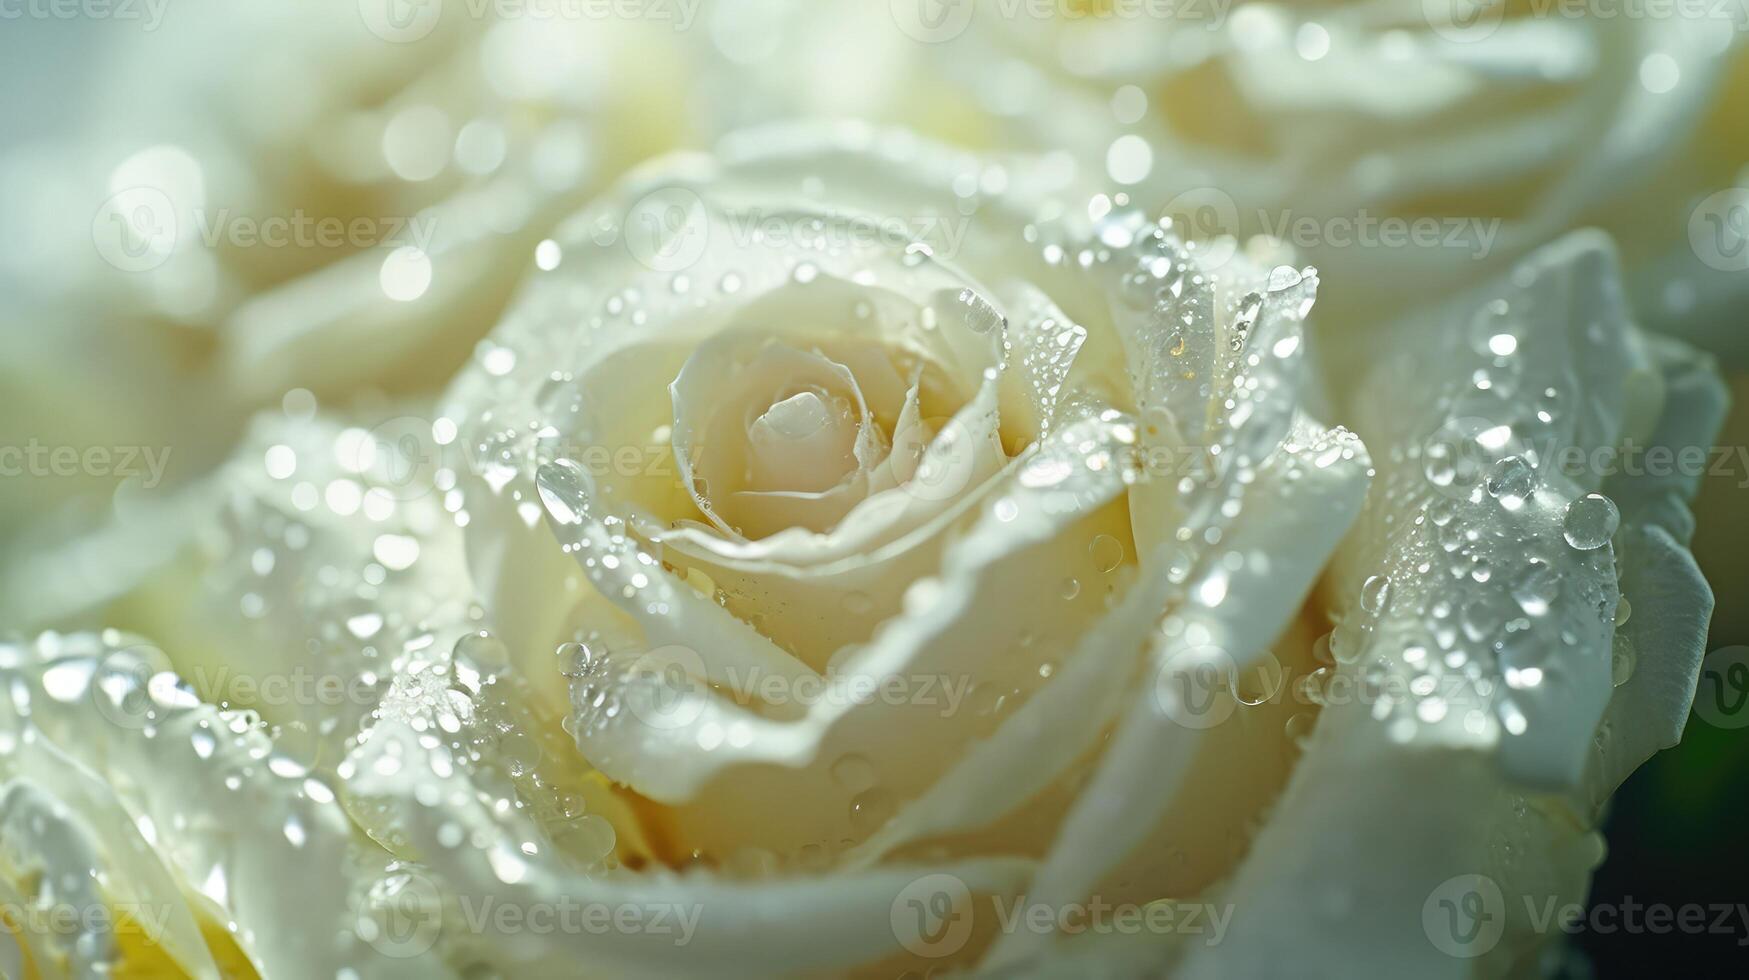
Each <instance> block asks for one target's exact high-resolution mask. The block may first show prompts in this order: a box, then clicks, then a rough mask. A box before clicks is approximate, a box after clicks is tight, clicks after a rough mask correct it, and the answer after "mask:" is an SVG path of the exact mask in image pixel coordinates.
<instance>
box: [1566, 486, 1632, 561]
mask: <svg viewBox="0 0 1749 980" xmlns="http://www.w3.org/2000/svg"><path fill="white" fill-rule="evenodd" d="M1619 524H1621V512H1620V511H1618V510H1616V509H1615V501H1613V500H1611V499H1609V498H1608V497H1605V496H1604V495H1603V494H1601V493H1588V494H1586V495H1585V496H1583V497H1580V498H1579V499H1578V500H1575V501H1573V502H1572V503H1570V504H1568V505H1567V514H1566V517H1565V518H1564V519H1563V520H1562V522H1561V533H1562V534H1564V535H1565V536H1566V538H1567V543H1568V544H1570V545H1572V546H1573V547H1575V548H1577V549H1579V550H1580V551H1593V550H1596V549H1598V548H1601V547H1603V546H1604V545H1605V544H1607V543H1609V539H1610V538H1612V537H1614V536H1615V529H1616V527H1617V526H1618V525H1619Z"/></svg>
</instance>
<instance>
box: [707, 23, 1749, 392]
mask: <svg viewBox="0 0 1749 980" xmlns="http://www.w3.org/2000/svg"><path fill="white" fill-rule="evenodd" d="M818 6H819V5H817V4H809V3H805V2H801V0H731V2H729V3H726V4H721V5H717V6H715V7H714V8H713V15H714V17H715V18H716V19H717V20H720V21H723V22H729V23H740V22H746V21H755V22H757V23H759V24H760V25H761V26H762V28H763V30H761V31H746V32H737V33H734V34H731V35H728V36H727V37H724V36H721V34H723V33H724V32H719V36H717V37H714V38H713V40H714V41H715V44H714V47H715V48H717V49H718V50H720V51H722V52H723V53H724V55H723V60H724V61H725V62H727V63H728V67H727V71H728V72H735V71H739V70H741V66H742V65H743V64H744V63H745V61H746V58H744V57H737V56H738V55H740V54H741V53H742V52H743V51H745V49H746V48H747V47H748V46H750V45H752V46H757V45H760V44H761V43H762V44H763V45H764V47H763V48H759V47H756V48H755V50H768V49H770V48H772V47H777V46H778V44H779V42H778V41H777V40H775V39H776V38H781V39H782V47H783V49H784V50H793V51H796V52H799V53H798V55H797V56H796V57H794V58H790V59H786V60H784V61H783V62H782V64H781V65H780V66H778V67H776V68H774V69H772V70H770V71H768V72H766V73H764V83H763V84H761V85H758V86H756V87H755V89H754V96H753V97H751V98H745V97H741V96H740V93H739V92H737V97H736V98H735V99H734V100H733V102H732V103H731V102H730V100H728V99H725V100H724V105H722V106H721V107H718V108H717V110H716V111H718V112H719V113H732V114H734V115H735V117H736V118H739V119H741V120H743V121H751V120H753V119H757V118H769V117H772V116H783V115H788V114H792V113H795V112H798V111H800V112H809V113H813V112H819V113H823V114H828V115H830V114H845V113H849V114H853V115H857V116H860V117H867V118H892V119H897V120H902V121H904V122H906V123H908V124H910V125H913V126H918V127H921V128H923V129H924V130H925V131H926V132H929V133H931V134H933V135H936V136H938V137H940V138H943V139H947V140H951V141H954V142H956V143H959V144H961V145H967V146H970V147H973V148H1006V149H1016V148H1029V149H1035V150H1039V151H1047V150H1049V151H1059V150H1067V151H1070V152H1073V153H1075V154H1077V155H1078V156H1080V157H1081V158H1082V159H1084V160H1085V161H1087V162H1089V163H1091V164H1093V165H1094V166H1095V167H1098V168H1102V169H1104V168H1108V169H1109V172H1110V175H1111V177H1112V178H1113V179H1114V180H1115V181H1117V182H1118V183H1120V184H1122V185H1128V186H1131V187H1133V188H1134V189H1135V191H1136V197H1137V200H1138V201H1140V202H1142V203H1144V204H1145V205H1146V206H1148V207H1150V208H1159V209H1162V213H1166V214H1169V215H1171V216H1173V217H1174V218H1176V219H1178V220H1179V222H1180V224H1181V225H1188V226H1189V227H1190V229H1191V231H1192V233H1194V234H1195V235H1196V236H1198V237H1210V238H1212V237H1215V236H1218V235H1233V236H1237V237H1239V238H1241V239H1243V238H1246V237H1249V236H1253V235H1270V236H1277V237H1280V238H1283V239H1285V240H1286V241H1287V242H1288V243H1289V244H1290V245H1292V246H1293V247H1295V248H1296V249H1298V250H1299V251H1300V253H1301V254H1302V257H1303V259H1304V260H1305V261H1308V262H1310V263H1312V264H1313V265H1316V266H1317V267H1318V268H1319V269H1321V270H1323V271H1324V273H1325V275H1326V277H1327V278H1328V280H1329V282H1330V286H1329V288H1328V290H1327V291H1326V295H1325V296H1324V297H1323V298H1322V299H1321V300H1320V303H1319V309H1320V314H1321V317H1320V319H1323V320H1325V321H1326V322H1340V323H1341V324H1343V325H1344V328H1345V329H1346V330H1348V331H1350V332H1359V331H1358V329H1357V328H1358V327H1360V326H1363V325H1369V326H1376V325H1379V324H1380V323H1381V322H1382V321H1383V320H1384V319H1388V317H1381V314H1390V315H1395V314H1397V313H1401V312H1403V311H1405V310H1408V309H1411V308H1413V307H1414V306H1415V305H1416V304H1418V303H1421V302H1424V300H1425V297H1426V296H1427V295H1428V294H1429V293H1430V292H1431V293H1435V294H1443V293H1445V292H1448V291H1450V290H1451V289H1452V288H1455V287H1458V286H1463V285H1473V284H1476V283H1479V282H1482V281H1484V280H1486V279H1488V278H1490V277H1492V276H1495V275H1498V274H1500V273H1501V272H1502V271H1504V270H1505V269H1506V268H1508V267H1510V266H1511V265H1512V264H1513V263H1515V262H1517V261H1518V260H1519V259H1521V258H1523V257H1524V256H1525V255H1526V254H1528V253H1529V252H1530V251H1532V250H1534V249H1535V248H1537V247H1539V246H1541V245H1542V244H1544V243H1546V242H1548V241H1550V240H1552V239H1554V238H1556V237H1559V236H1560V235H1562V234H1564V233H1566V232H1568V231H1571V230H1574V229H1577V228H1582V227H1587V226H1597V227H1602V228H1604V229H1606V230H1608V231H1610V232H1611V233H1612V234H1613V235H1614V236H1615V237H1616V239H1617V241H1618V242H1619V243H1620V248H1621V251H1622V253H1623V260H1624V262H1625V263H1626V268H1627V269H1628V271H1629V275H1628V282H1629V285H1630V286H1631V287H1632V290H1633V293H1634V299H1635V309H1636V311H1637V312H1638V313H1639V314H1640V315H1641V317H1642V318H1643V319H1644V320H1646V321H1647V322H1648V323H1650V324H1652V325H1654V326H1657V327H1660V328H1666V329H1669V330H1671V331H1673V332H1676V333H1678V334H1680V335H1683V336H1686V337H1688V338H1689V339H1693V340H1698V341H1703V342H1705V343H1706V344H1707V345H1708V347H1709V348H1711V349H1714V350H1717V351H1719V352H1720V353H1729V354H1730V356H1732V357H1733V358H1734V359H1738V360H1740V359H1742V358H1743V357H1744V355H1745V353H1749V348H1745V347H1744V344H1743V341H1742V340H1741V338H1740V337H1739V336H1737V334H1736V333H1735V332H1734V331H1730V330H1728V329H1726V326H1727V325H1728V324H1731V323H1733V322H1734V319H1733V314H1734V313H1735V311H1736V310H1737V309H1739V308H1740V306H1741V304H1742V302H1743V301H1744V300H1745V298H1746V296H1749V291H1746V290H1745V287H1744V284H1745V283H1749V276H1745V274H1744V272H1745V270H1746V269H1749V245H1746V242H1749V173H1746V172H1745V171H1744V167H1745V163H1746V161H1749V144H1746V143H1745V142H1744V138H1743V136H1742V132H1743V127H1742V126H1741V125H1739V124H1738V122H1737V120H1739V119H1740V118H1741V117H1742V113H1743V110H1744V100H1745V98H1746V97H1749V92H1745V91H1744V87H1743V79H1744V77H1745V64H1746V61H1745V56H1744V51H1745V48H1744V45H1743V44H1742V36H1743V30H1744V28H1745V26H1746V17H1749V15H1746V14H1745V11H1744V10H1743V9H1742V8H1741V7H1740V6H1739V5H1736V4H1675V5H1670V6H1667V7H1658V6H1645V5H1640V6H1636V7H1633V8H1631V9H1630V8H1629V7H1625V6H1623V7H1620V8H1619V10H1617V8H1614V7H1612V8H1611V13H1612V14H1615V15H1612V16H1596V15H1594V14H1595V11H1593V10H1591V9H1589V8H1586V9H1581V7H1582V5H1578V4H1571V5H1560V4H1554V5H1545V6H1543V7H1535V6H1534V5H1532V6H1526V5H1522V4H1509V3H1504V2H1487V0H1388V2H1384V3H1338V4H1319V5H1315V6H1309V7H1307V6H1297V5H1293V4H1245V3H1239V4H1230V3H1225V2H1220V0H1157V2H1154V0H1134V2H1118V3H1097V4H1079V3H1062V2H1055V0H1046V2H1029V0H892V2H891V3H887V4H877V5H871V6H872V7H873V8H875V9H873V10H863V11H861V12H860V14H859V15H857V16H855V17H846V16H841V15H839V14H838V12H837V11H831V12H826V11H822V10H819V9H818ZM737 41H739V42H740V43H736V42H737ZM868 79H872V81H868V82H867V83H866V84H862V83H861V82H862V81H863V80H868Z"/></svg>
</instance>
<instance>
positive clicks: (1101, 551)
mask: <svg viewBox="0 0 1749 980" xmlns="http://www.w3.org/2000/svg"><path fill="white" fill-rule="evenodd" d="M1088 551H1089V552H1091V553H1092V555H1093V563H1094V565H1095V566H1097V567H1098V569H1099V570H1100V571H1102V572H1109V571H1112V570H1113V569H1115V568H1117V566H1119V565H1121V564H1123V543H1122V542H1120V541H1118V539H1116V538H1114V537H1112V536H1111V535H1109V534H1101V535H1099V536H1098V537H1096V538H1094V539H1093V543H1092V544H1090V545H1088Z"/></svg>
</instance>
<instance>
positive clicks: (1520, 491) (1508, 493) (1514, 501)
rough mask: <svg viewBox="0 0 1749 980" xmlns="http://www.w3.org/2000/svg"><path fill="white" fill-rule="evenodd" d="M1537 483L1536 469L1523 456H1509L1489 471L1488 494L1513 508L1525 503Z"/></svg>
mask: <svg viewBox="0 0 1749 980" xmlns="http://www.w3.org/2000/svg"><path fill="white" fill-rule="evenodd" d="M1535 484H1536V471H1535V470H1534V469H1533V468H1532V467H1531V465H1530V461H1529V460H1527V459H1525V458H1524V457H1523V456H1508V457H1506V458H1505V459H1502V460H1501V461H1500V462H1498V463H1495V464H1494V468H1493V470H1491V471H1490V472H1489V473H1488V495H1489V496H1491V497H1493V498H1494V499H1496V500H1498V501H1500V503H1501V504H1503V505H1505V506H1506V507H1508V508H1510V509H1513V510H1516V509H1517V508H1518V507H1520V506H1522V505H1523V503H1524V498H1526V497H1528V496H1530V491H1531V488H1532V487H1533V486H1535Z"/></svg>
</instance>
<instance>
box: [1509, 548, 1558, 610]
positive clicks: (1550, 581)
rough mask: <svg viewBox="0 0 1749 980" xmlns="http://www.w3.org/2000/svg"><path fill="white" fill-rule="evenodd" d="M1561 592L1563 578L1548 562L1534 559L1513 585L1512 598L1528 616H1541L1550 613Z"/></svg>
mask: <svg viewBox="0 0 1749 980" xmlns="http://www.w3.org/2000/svg"><path fill="white" fill-rule="evenodd" d="M1560 592H1561V576H1560V575H1559V574H1558V573H1557V572H1556V571H1555V570H1554V568H1553V567H1552V566H1550V565H1549V564H1548V563H1547V562H1545V561H1543V560H1542V559H1540V558H1533V559H1531V562H1530V564H1529V565H1527V566H1525V569H1524V571H1523V572H1521V573H1520V574H1519V576H1518V578H1517V580H1516V581H1514V582H1513V583H1512V598H1514V599H1516V600H1518V606H1519V608H1521V609H1523V610H1524V612H1525V614H1526V615H1529V616H1541V615H1542V614H1543V613H1546V612H1548V611H1549V606H1550V605H1551V604H1553V603H1554V601H1555V597H1556V596H1558V595H1560Z"/></svg>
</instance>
